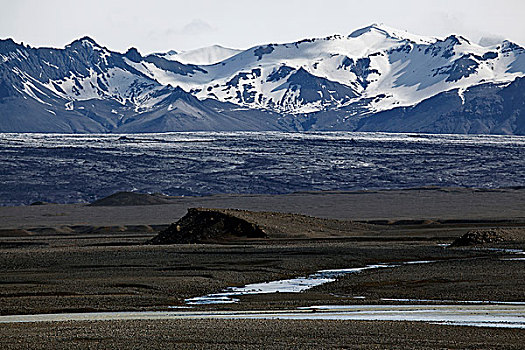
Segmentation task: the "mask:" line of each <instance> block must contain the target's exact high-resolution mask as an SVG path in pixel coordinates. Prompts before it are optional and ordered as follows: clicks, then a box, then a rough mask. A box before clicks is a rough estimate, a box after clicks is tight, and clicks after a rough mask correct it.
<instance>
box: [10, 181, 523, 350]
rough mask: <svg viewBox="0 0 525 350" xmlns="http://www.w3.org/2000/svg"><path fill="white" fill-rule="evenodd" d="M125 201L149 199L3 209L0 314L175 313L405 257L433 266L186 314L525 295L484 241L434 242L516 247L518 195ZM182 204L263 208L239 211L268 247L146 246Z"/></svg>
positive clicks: (106, 331)
mask: <svg viewBox="0 0 525 350" xmlns="http://www.w3.org/2000/svg"><path fill="white" fill-rule="evenodd" d="M119 200H121V201H122V202H121V204H122V203H125V204H141V203H143V202H142V201H143V198H139V197H133V196H132V198H131V199H130V198H127V197H126V198H124V197H120V199H119V197H118V196H117V197H114V198H112V199H111V200H110V201H108V202H105V203H104V201H101V203H99V204H103V205H101V206H86V205H39V206H27V207H0V252H1V254H0V293H1V298H0V313H1V314H2V315H9V314H35V313H63V312H78V311H115V310H168V307H169V306H182V305H184V299H186V298H191V297H196V296H201V295H205V294H208V293H213V292H219V291H221V290H222V289H224V288H225V287H228V286H242V285H245V284H247V283H255V282H262V281H270V280H277V279H284V278H291V277H297V276H302V275H307V274H310V273H313V272H315V271H317V270H320V269H337V268H350V267H360V266H364V265H367V264H374V263H391V262H403V261H414V260H436V262H435V263H432V264H418V265H405V266H401V267H396V268H387V269H378V270H370V271H364V272H362V273H360V274H353V275H347V276H345V277H343V278H341V279H339V280H338V281H336V282H333V283H330V284H325V285H322V286H319V287H316V288H313V289H311V290H309V291H306V292H303V293H300V294H287V293H277V294H267V295H251V296H242V297H240V299H241V302H240V303H238V304H227V305H208V306H196V307H195V309H196V310H239V309H243V310H265V309H293V308H295V307H298V306H310V305H320V304H355V303H364V304H374V303H387V302H386V301H383V300H381V299H382V298H390V299H400V298H410V299H432V300H451V301H454V300H456V301H460V300H493V301H520V302H524V301H525V282H524V278H523V276H525V262H524V261H511V260H502V258H503V259H504V258H508V257H509V254H508V253H503V252H500V251H490V250H484V249H481V250H480V249H477V248H480V247H458V248H444V247H443V246H441V245H440V244H444V243H451V242H452V241H453V240H454V239H455V238H457V237H459V236H461V235H463V234H464V233H466V232H467V231H470V230H489V229H490V230H497V231H498V232H501V233H502V235H503V236H505V237H507V240H506V241H504V242H500V243H494V244H489V245H484V246H482V248H486V247H492V248H495V247H496V248H514V249H525V231H524V228H525V190H524V189H503V190H492V191H490V190H470V189H417V190H404V191H374V192H346V193H345V192H329V193H325V192H322V193H298V194H290V195H280V196H268V195H260V196H258V195H240V196H235V195H221V196H212V197H202V198H188V197H186V198H161V200H160V202H161V204H155V203H152V202H155V200H152V199H151V198H148V199H147V203H148V205H126V206H119V205H115V204H119ZM104 204H105V205H104ZM108 205H110V206H108ZM190 207H211V208H234V209H246V210H252V211H253V210H255V211H264V213H248V212H243V213H242V215H243V216H244V217H245V218H246V219H247V220H250V221H251V222H254V223H257V224H258V225H261V226H262V227H264V228H265V230H266V231H267V232H268V235H269V238H266V239H254V240H233V241H232V240H228V241H225V242H222V243H220V244H186V245H167V246H156V245H144V244H143V243H144V242H146V241H147V240H149V239H151V238H152V237H154V236H155V235H156V234H157V232H158V231H159V230H161V229H163V228H165V227H167V226H168V225H169V224H170V223H172V222H175V221H177V220H178V219H179V218H180V217H182V216H183V215H184V214H185V213H186V210H187V209H188V208H190ZM269 212H280V213H281V214H277V213H275V214H272V213H269ZM284 213H296V214H303V215H308V216H301V215H288V214H284ZM314 217H318V218H319V219H316V218H314ZM350 221H351V222H350ZM355 296H360V297H365V299H354V297H355ZM388 303H390V304H391V303H392V302H391V301H389V302H388ZM21 330H24V331H23V332H21ZM0 335H1V336H0V344H1V346H2V348H27V347H34V348H36V347H40V348H50V347H51V348H66V347H67V348H70V346H69V345H72V344H75V345H78V346H81V347H86V348H87V347H110V348H111V347H128V348H142V347H152V348H159V347H162V346H163V345H164V346H167V347H176V346H178V347H182V348H214V347H215V348H245V347H248V346H247V345H250V346H251V347H252V348H269V347H273V348H289V347H301V348H320V347H333V348H342V347H349V348H360V347H361V348H458V349H459V348H476V349H479V348H513V347H514V348H520V347H521V346H522V344H524V343H525V331H523V330H515V329H514V330H512V329H495V328H492V329H488V328H474V327H459V326H458V327H450V326H438V325H430V324H421V323H409V322H395V323H392V322H353V321H284V320H281V321H276V320H274V321H271V320H231V321H225V320H173V321H118V322H116V321H112V322H87V323H81V322H65V323H34V324H2V325H0ZM147 335H149V336H147ZM28 344H31V346H28ZM119 344H120V345H119ZM117 345H119V346H117Z"/></svg>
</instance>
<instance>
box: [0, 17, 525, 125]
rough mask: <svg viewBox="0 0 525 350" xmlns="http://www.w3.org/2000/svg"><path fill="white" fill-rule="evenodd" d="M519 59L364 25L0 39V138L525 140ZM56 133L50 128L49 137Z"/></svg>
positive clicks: (453, 40) (522, 56)
mask: <svg viewBox="0 0 525 350" xmlns="http://www.w3.org/2000/svg"><path fill="white" fill-rule="evenodd" d="M524 76H525V50H524V49H523V48H522V47H521V46H519V45H517V44H514V43H511V42H509V41H503V42H501V43H500V44H498V45H493V46H490V47H482V46H480V45H477V44H475V43H472V42H470V41H469V40H468V39H466V38H464V37H462V36H457V35H451V36H449V37H446V38H441V39H440V38H433V37H423V36H417V35H413V34H409V33H406V32H403V31H400V30H396V29H392V28H389V27H386V26H382V25H381V26H380V25H371V26H368V27H365V28H362V29H358V30H356V31H354V32H352V33H351V34H350V35H347V36H341V35H334V36H330V37H326V38H314V39H305V40H301V41H298V42H293V43H285V44H267V45H261V46H256V47H253V48H250V49H248V50H244V51H238V50H232V49H226V48H223V47H220V46H213V47H209V48H203V49H197V50H193V51H187V52H182V53H177V52H176V51H170V52H168V53H165V54H159V53H157V54H152V55H148V56H142V55H141V54H140V53H139V52H138V51H137V50H136V49H130V50H128V52H126V53H125V54H121V53H117V52H113V51H110V50H108V49H107V48H105V47H102V46H100V45H98V44H97V43H95V42H94V41H93V40H91V39H90V38H87V37H86V38H82V39H80V40H76V41H74V42H73V43H71V44H70V45H68V46H66V47H65V48H64V49H48V48H38V49H36V48H31V47H27V46H22V45H19V44H16V43H14V42H13V41H12V40H9V39H8V40H2V41H0V131H60V132H140V131H183V130H291V131H304V130H370V131H424V132H438V133H444V132H461V133H505V134H512V133H514V134H525V112H522V110H523V100H524V99H523V97H525V87H524V84H523V83H522V82H521V81H522V80H523V79H524V78H523V77H524ZM53 128H55V129H56V130H54V129H53Z"/></svg>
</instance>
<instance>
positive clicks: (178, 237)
mask: <svg viewBox="0 0 525 350" xmlns="http://www.w3.org/2000/svg"><path fill="white" fill-rule="evenodd" d="M266 237H267V235H266V233H265V232H264V231H263V230H262V229H261V228H260V227H259V226H258V225H256V224H254V223H251V222H249V221H246V220H244V219H241V218H238V217H236V216H234V215H231V214H229V213H227V212H223V211H219V210H213V209H195V208H190V209H188V213H187V214H186V215H185V216H184V217H182V218H181V219H180V220H179V221H177V222H176V223H174V224H171V225H170V226H169V227H168V228H167V229H165V230H163V231H161V232H159V234H158V235H157V236H155V237H154V238H153V239H151V240H150V241H149V242H148V243H149V244H187V243H213V242H221V241H228V240H231V239H236V238H266Z"/></svg>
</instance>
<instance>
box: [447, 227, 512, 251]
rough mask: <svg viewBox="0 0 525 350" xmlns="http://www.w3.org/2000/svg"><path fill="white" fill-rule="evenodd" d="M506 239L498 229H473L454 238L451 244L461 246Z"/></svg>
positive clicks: (497, 241)
mask: <svg viewBox="0 0 525 350" xmlns="http://www.w3.org/2000/svg"><path fill="white" fill-rule="evenodd" d="M505 240H506V239H505V237H504V235H502V233H501V232H499V231H498V230H473V231H468V232H467V233H465V234H464V235H463V236H461V237H459V238H458V239H456V240H455V241H454V242H453V243H452V244H451V246H452V247H462V246H470V245H477V244H487V243H499V242H504V241H505Z"/></svg>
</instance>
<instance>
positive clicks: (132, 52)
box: [124, 47, 142, 63]
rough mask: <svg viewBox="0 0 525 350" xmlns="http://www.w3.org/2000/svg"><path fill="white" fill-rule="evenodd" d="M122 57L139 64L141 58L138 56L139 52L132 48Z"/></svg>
mask: <svg viewBox="0 0 525 350" xmlns="http://www.w3.org/2000/svg"><path fill="white" fill-rule="evenodd" d="M124 56H125V57H127V58H128V59H130V60H131V61H133V62H135V63H137V62H140V61H141V60H142V56H141V55H140V52H139V50H137V49H136V48H134V47H130V48H129V49H128V51H126V53H125V54H124Z"/></svg>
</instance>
